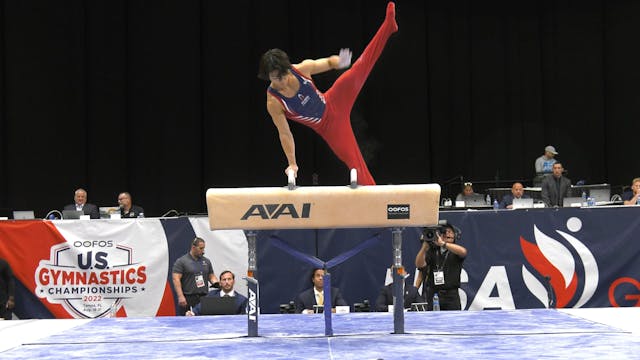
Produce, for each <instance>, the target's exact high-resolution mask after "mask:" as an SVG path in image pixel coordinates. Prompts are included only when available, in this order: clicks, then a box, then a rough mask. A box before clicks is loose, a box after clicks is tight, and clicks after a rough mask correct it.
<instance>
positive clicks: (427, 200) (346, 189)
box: [206, 169, 440, 337]
mask: <svg viewBox="0 0 640 360" xmlns="http://www.w3.org/2000/svg"><path fill="white" fill-rule="evenodd" d="M292 175H293V174H289V176H288V185H287V187H255V188H211V189H208V190H207V194H206V200H207V209H208V216H209V227H210V228H211V230H225V229H242V230H245V231H246V235H247V242H248V245H249V269H248V271H247V275H248V277H247V280H248V286H249V311H248V312H247V313H248V316H249V336H250V337H251V336H257V332H258V331H257V320H258V311H257V309H258V304H259V299H258V297H257V294H258V291H257V284H258V281H257V280H256V279H255V278H254V272H255V271H256V270H257V258H256V256H257V255H256V232H255V231H257V230H275V229H335V228H391V229H392V241H393V258H394V265H393V267H394V270H395V271H394V290H393V293H394V304H395V303H397V304H403V289H402V286H403V282H404V281H403V279H404V277H403V275H404V267H403V266H402V230H403V228H404V227H422V226H430V225H435V224H438V216H439V214H438V210H439V207H438V204H439V199H440V185H438V184H415V185H374V186H357V185H356V183H357V178H356V177H357V174H356V173H355V169H352V170H351V182H350V183H351V184H350V185H349V186H308V187H306V186H305V187H297V186H296V185H295V178H293V176H292ZM327 275H329V274H327ZM327 275H325V276H327ZM327 280H328V281H327ZM252 285H253V286H254V287H255V289H253V290H252V288H251V287H252ZM324 287H325V291H326V290H327V288H328V289H329V290H328V292H330V291H331V290H330V288H331V287H330V277H328V279H327V278H325V282H324ZM252 297H253V300H254V303H253V304H252ZM327 298H329V299H330V296H329V297H327V296H325V304H324V307H325V309H324V315H325V334H326V335H328V336H332V335H333V332H332V330H331V303H330V301H328V302H327V301H326V299H327ZM254 309H255V311H252V310H254ZM403 311H404V309H403V307H402V306H394V333H396V334H402V333H404V312H403ZM252 313H253V314H252ZM252 316H253V317H252ZM327 324H328V326H327Z"/></svg>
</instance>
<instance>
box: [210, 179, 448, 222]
mask: <svg viewBox="0 0 640 360" xmlns="http://www.w3.org/2000/svg"><path fill="white" fill-rule="evenodd" d="M206 196H207V208H208V213H209V226H210V228H211V230H225V229H242V230H273V229H331V228H364V227H368V228H383V227H405V226H407V227H409V226H411V227H419V226H427V225H434V224H437V223H438V210H439V207H438V204H439V200H440V185H438V184H416V185H374V186H360V187H357V188H355V189H352V188H349V187H348V186H309V187H299V188H296V189H295V190H288V189H287V188H284V187H283V188H279V187H257V188H212V189H209V190H207V195H206Z"/></svg>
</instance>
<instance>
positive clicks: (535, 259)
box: [520, 236, 578, 308]
mask: <svg viewBox="0 0 640 360" xmlns="http://www.w3.org/2000/svg"><path fill="white" fill-rule="evenodd" d="M520 247H521V248H522V252H523V253H524V256H525V258H526V259H527V261H528V262H529V264H531V266H533V268H534V269H535V270H536V271H537V272H538V273H539V274H540V275H542V276H549V277H551V287H552V288H553V291H554V292H555V294H556V307H558V308H563V307H565V306H567V304H568V303H569V302H570V301H571V299H573V297H574V296H575V294H576V290H577V288H578V276H577V274H576V273H575V271H574V272H573V276H572V277H571V281H570V282H569V284H567V283H566V282H565V279H564V277H563V276H562V273H561V272H560V270H558V268H557V267H556V266H555V265H554V264H552V263H551V262H550V261H549V260H548V259H547V258H546V257H545V256H544V255H543V254H542V252H541V251H540V248H539V247H538V245H536V244H533V243H531V242H529V241H527V240H526V239H525V238H524V237H522V236H520Z"/></svg>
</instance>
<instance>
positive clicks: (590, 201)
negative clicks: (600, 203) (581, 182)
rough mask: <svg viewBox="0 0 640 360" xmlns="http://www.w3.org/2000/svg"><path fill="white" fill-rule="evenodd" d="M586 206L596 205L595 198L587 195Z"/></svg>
mask: <svg viewBox="0 0 640 360" xmlns="http://www.w3.org/2000/svg"><path fill="white" fill-rule="evenodd" d="M587 206H596V199H594V198H593V197H591V196H589V197H588V198H587Z"/></svg>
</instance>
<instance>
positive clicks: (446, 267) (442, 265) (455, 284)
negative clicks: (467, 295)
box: [416, 224, 467, 310]
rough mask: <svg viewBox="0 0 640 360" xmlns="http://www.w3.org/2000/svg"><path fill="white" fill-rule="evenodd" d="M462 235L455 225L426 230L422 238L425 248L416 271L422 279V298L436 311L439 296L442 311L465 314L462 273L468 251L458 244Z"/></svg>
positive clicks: (418, 256)
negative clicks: (461, 300) (462, 312)
mask: <svg viewBox="0 0 640 360" xmlns="http://www.w3.org/2000/svg"><path fill="white" fill-rule="evenodd" d="M460 236H461V231H460V229H458V228H456V227H455V226H453V225H451V224H444V225H441V226H439V227H438V229H435V230H434V229H433V228H425V229H424V231H423V232H422V235H421V236H420V241H421V242H422V246H421V247H420V250H419V251H418V254H417V255H416V268H417V269H419V270H420V274H421V275H422V284H423V286H422V296H423V298H424V299H425V300H426V301H427V302H428V303H429V306H428V309H429V310H433V297H434V294H435V293H437V294H438V298H439V302H440V309H442V310H461V305H460V294H459V293H458V288H459V287H460V272H461V271H462V263H463V262H464V259H465V257H466V256H467V249H466V248H465V247H464V246H462V245H460V244H457V243H456V241H458V240H460Z"/></svg>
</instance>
